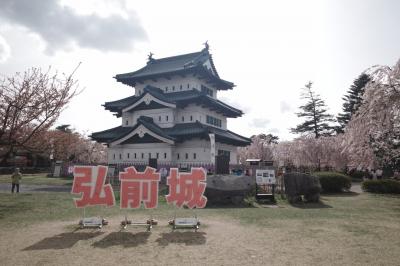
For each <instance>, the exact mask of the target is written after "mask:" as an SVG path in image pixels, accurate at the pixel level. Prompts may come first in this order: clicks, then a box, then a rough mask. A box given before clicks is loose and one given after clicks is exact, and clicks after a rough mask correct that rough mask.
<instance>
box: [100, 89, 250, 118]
mask: <svg viewBox="0 0 400 266" xmlns="http://www.w3.org/2000/svg"><path fill="white" fill-rule="evenodd" d="M146 99H148V100H146ZM192 103H193V104H197V105H203V106H206V107H208V108H210V109H211V110H215V111H216V112H218V113H221V114H223V115H225V116H227V117H239V116H241V115H242V114H243V112H242V111H241V110H239V109H236V108H234V107H232V106H230V105H228V104H225V103H223V102H222V101H219V100H217V99H214V98H212V97H210V96H208V95H207V94H206V93H204V92H200V91H198V90H196V89H192V90H187V91H179V92H171V93H164V92H163V91H162V90H161V89H159V88H156V87H153V86H150V85H148V86H146V87H145V88H144V92H143V93H142V95H140V96H130V97H127V98H123V99H120V100H117V101H112V102H106V103H105V104H104V107H105V109H106V110H109V111H111V112H114V113H116V115H117V116H118V117H120V116H121V115H122V112H123V111H130V110H143V109H157V108H164V107H178V108H184V107H186V106H187V105H188V104H192Z"/></svg>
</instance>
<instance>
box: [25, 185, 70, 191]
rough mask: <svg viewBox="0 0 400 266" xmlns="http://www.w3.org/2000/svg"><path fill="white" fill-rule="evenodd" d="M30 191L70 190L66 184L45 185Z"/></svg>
mask: <svg viewBox="0 0 400 266" xmlns="http://www.w3.org/2000/svg"><path fill="white" fill-rule="evenodd" d="M31 191H40V192H70V191H71V188H70V187H69V186H67V185H48V186H47V185H46V186H45V187H38V188H34V189H32V190H31Z"/></svg>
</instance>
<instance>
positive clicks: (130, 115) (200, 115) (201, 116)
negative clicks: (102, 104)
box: [122, 104, 227, 129]
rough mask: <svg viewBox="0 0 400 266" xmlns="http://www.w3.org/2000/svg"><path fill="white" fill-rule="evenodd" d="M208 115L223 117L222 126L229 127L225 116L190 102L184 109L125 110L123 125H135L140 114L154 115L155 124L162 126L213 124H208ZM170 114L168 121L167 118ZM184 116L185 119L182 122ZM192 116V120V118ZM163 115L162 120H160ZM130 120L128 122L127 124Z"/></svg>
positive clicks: (223, 127)
mask: <svg viewBox="0 0 400 266" xmlns="http://www.w3.org/2000/svg"><path fill="white" fill-rule="evenodd" d="M207 115H211V116H213V117H215V118H218V119H221V128H222V129H227V119H226V117H225V116H223V115H221V114H219V113H217V112H215V111H211V110H209V109H208V108H203V107H201V106H198V105H195V104H189V105H188V106H186V107H185V108H184V109H173V108H161V109H151V110H138V111H134V112H124V113H123V114H122V126H130V127H131V126H134V125H136V123H137V119H138V118H139V117H140V116H148V117H152V118H153V121H154V123H155V124H157V125H158V126H160V127H162V128H166V127H173V126H174V125H175V124H179V123H193V122H196V121H199V122H201V123H202V124H205V125H208V126H213V125H210V124H207V118H206V117H207ZM166 116H168V121H167V119H166ZM182 116H183V117H184V121H183V122H182ZM190 116H192V121H191V120H190ZM160 117H161V121H160ZM126 122H128V124H126Z"/></svg>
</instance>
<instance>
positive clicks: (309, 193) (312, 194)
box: [283, 173, 321, 203]
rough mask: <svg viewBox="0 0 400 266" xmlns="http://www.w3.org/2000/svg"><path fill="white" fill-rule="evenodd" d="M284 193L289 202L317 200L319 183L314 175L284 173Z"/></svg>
mask: <svg viewBox="0 0 400 266" xmlns="http://www.w3.org/2000/svg"><path fill="white" fill-rule="evenodd" d="M283 178H284V182H285V193H286V196H287V198H288V200H289V202H290V203H296V202H299V201H302V196H303V197H304V200H305V201H307V202H318V201H319V193H320V192H321V184H320V183H319V179H318V177H316V176H312V175H308V174H303V173H286V174H285V175H284V177H283Z"/></svg>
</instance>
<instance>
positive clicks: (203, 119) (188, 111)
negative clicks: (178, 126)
mask: <svg viewBox="0 0 400 266" xmlns="http://www.w3.org/2000/svg"><path fill="white" fill-rule="evenodd" d="M207 115H210V116H213V117H215V118H218V119H220V120H221V128H222V129H226V128H227V120H226V117H225V116H223V115H222V114H219V113H217V112H215V111H211V110H209V109H207V108H203V107H201V106H198V105H195V104H189V105H188V106H186V107H185V108H184V109H178V110H177V111H176V117H177V119H178V120H177V121H176V122H177V123H192V122H196V121H199V122H200V123H202V124H205V125H208V126H213V125H210V124H207ZM182 116H183V117H184V118H185V119H184V122H182ZM190 116H192V117H193V121H190Z"/></svg>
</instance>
